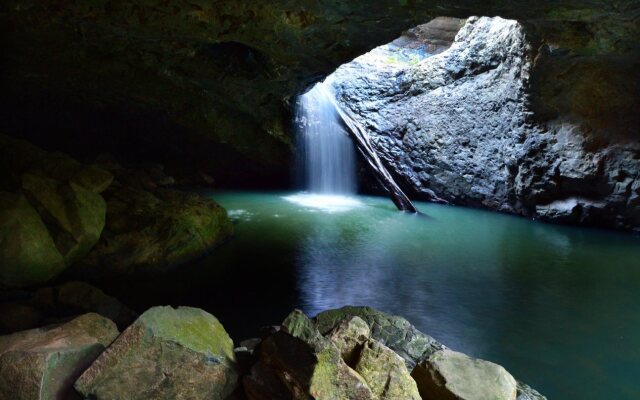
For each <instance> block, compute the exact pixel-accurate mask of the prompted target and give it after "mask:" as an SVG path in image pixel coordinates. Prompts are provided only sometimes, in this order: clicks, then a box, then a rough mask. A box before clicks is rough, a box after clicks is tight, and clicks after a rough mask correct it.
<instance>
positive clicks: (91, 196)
mask: <svg viewBox="0 0 640 400" xmlns="http://www.w3.org/2000/svg"><path fill="white" fill-rule="evenodd" d="M22 182H23V183H22V185H23V188H24V189H25V190H26V191H28V192H29V193H30V195H31V196H32V197H33V198H34V199H35V201H36V202H37V205H38V207H39V208H40V209H41V214H45V215H46V216H47V217H48V218H49V219H48V220H49V221H50V222H51V223H55V224H56V225H57V226H58V228H59V229H61V230H62V231H63V232H65V233H66V234H67V235H64V233H61V234H59V235H58V236H57V237H56V245H57V246H58V249H60V250H61V253H62V254H63V255H64V258H65V263H66V264H67V265H71V264H73V263H74V262H76V261H78V260H79V259H81V258H83V257H84V256H85V255H86V254H87V253H88V252H89V250H91V248H92V247H93V246H94V245H95V244H96V243H97V242H98V239H99V238H100V234H101V233H102V229H103V228H104V224H105V216H106V211H107V205H106V203H105V201H104V199H103V198H102V196H100V195H99V194H97V193H95V192H93V191H91V190H88V189H85V188H83V187H81V186H79V185H77V184H75V183H73V182H72V183H70V184H69V185H61V184H59V183H58V182H57V181H55V180H53V179H50V178H47V177H45V176H43V175H37V174H34V173H26V174H24V176H23V180H22Z"/></svg>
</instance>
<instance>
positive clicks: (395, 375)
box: [355, 340, 421, 400]
mask: <svg viewBox="0 0 640 400" xmlns="http://www.w3.org/2000/svg"><path fill="white" fill-rule="evenodd" d="M355 370H356V372H358V373H359V374H360V375H361V376H362V377H363V378H364V380H365V381H366V382H367V384H368V385H369V387H370V388H371V392H372V393H373V398H374V399H380V400H399V399H406V400H420V399H421V397H420V394H419V393H418V387H417V386H416V382H415V381H414V380H413V378H411V375H410V374H409V371H408V370H407V367H406V365H405V363H404V360H403V359H402V357H400V356H399V355H397V354H396V353H394V352H393V350H391V349H390V348H388V347H387V346H385V345H383V344H381V343H379V342H377V341H375V340H369V341H367V342H366V343H365V344H364V346H363V348H362V350H361V351H360V355H359V359H358V362H357V364H356V366H355Z"/></svg>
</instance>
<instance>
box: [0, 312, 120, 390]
mask: <svg viewBox="0 0 640 400" xmlns="http://www.w3.org/2000/svg"><path fill="white" fill-rule="evenodd" d="M117 335H118V330H117V329H116V326H115V324H114V323H113V322H111V321H109V320H108V319H106V318H103V317H101V316H99V315H97V314H85V315H82V316H80V317H78V318H75V319H74V320H72V321H69V322H67V323H65V324H63V325H59V326H55V327H48V328H41V329H33V330H29V331H24V332H19V333H15V334H12V335H8V336H2V337H0V398H2V399H15V400H33V399H39V400H50V399H69V398H72V399H73V398H78V396H77V395H76V394H75V392H74V391H73V386H72V385H73V382H74V381H75V379H76V378H77V377H78V376H79V375H80V374H81V373H82V371H84V370H85V369H86V368H87V367H88V366H89V364H91V362H93V360H94V359H95V358H96V357H97V356H98V355H99V354H100V353H101V352H102V351H103V350H104V348H105V347H106V346H108V345H109V343H111V341H112V340H113V339H115V338H116V336H117Z"/></svg>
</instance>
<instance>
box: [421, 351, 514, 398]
mask: <svg viewBox="0 0 640 400" xmlns="http://www.w3.org/2000/svg"><path fill="white" fill-rule="evenodd" d="M411 376H413V378H414V379H415V380H416V382H417V383H418V390H420V395H421V396H422V397H423V398H425V399H443V400H448V399H451V400H457V399H464V400H483V399H496V400H497V399H500V400H516V394H517V384H516V380H515V379H513V377H512V376H511V375H510V374H509V373H508V372H507V371H506V370H505V369H504V368H502V367H501V366H499V365H497V364H494V363H491V362H489V361H484V360H478V359H473V358H471V357H469V356H466V355H464V354H462V353H458V352H455V351H451V350H448V349H445V350H440V351H437V352H435V353H433V354H432V355H430V356H429V357H428V358H427V359H426V360H424V361H423V362H421V363H420V364H418V365H417V366H416V368H414V370H413V372H412V374H411Z"/></svg>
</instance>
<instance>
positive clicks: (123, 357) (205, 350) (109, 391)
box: [75, 307, 238, 400]
mask: <svg viewBox="0 0 640 400" xmlns="http://www.w3.org/2000/svg"><path fill="white" fill-rule="evenodd" d="M237 378H238V376H237V371H236V361H235V355H234V353H233V342H232V340H231V338H230V337H229V335H228V334H227V332H226V331H225V330H224V327H223V326H222V324H220V322H219V321H218V320H217V319H216V318H215V317H214V316H213V315H211V314H209V313H207V312H205V311H203V310H200V309H197V308H190V307H179V308H177V309H174V308H172V307H153V308H151V309H149V310H147V311H146V312H145V313H144V314H142V315H141V316H140V317H139V318H138V319H137V320H136V322H135V323H134V324H133V325H131V326H130V327H129V328H127V329H126V330H125V331H124V332H123V333H122V335H120V336H119V337H118V339H117V340H116V341H115V342H114V343H113V344H112V345H111V346H110V347H109V348H108V349H107V350H106V351H105V352H104V353H102V355H100V357H99V358H98V359H97V360H96V361H95V362H94V363H93V364H92V365H91V367H90V368H89V369H87V370H86V371H85V372H84V374H82V376H81V377H80V378H79V379H78V380H77V381H76V384H75V388H76V389H77V390H78V392H80V393H81V394H82V395H83V396H85V397H88V398H92V399H96V400H102V399H114V398H116V399H125V398H126V399H130V400H135V399H141V400H142V399H157V400H162V399H167V400H168V399H171V400H173V399H207V400H217V399H220V400H222V399H225V398H226V397H227V396H228V395H229V394H231V393H232V392H233V390H234V389H235V387H236V381H237Z"/></svg>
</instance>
